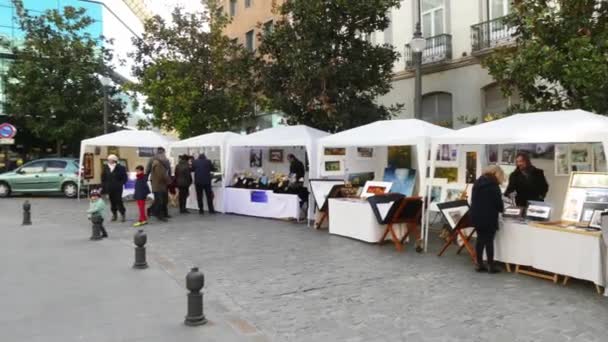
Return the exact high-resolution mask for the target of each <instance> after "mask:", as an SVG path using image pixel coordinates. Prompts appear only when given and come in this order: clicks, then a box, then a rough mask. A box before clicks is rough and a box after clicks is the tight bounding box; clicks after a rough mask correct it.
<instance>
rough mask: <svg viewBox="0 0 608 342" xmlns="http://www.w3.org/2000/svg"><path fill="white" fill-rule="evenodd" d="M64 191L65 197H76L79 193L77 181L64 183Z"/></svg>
mask: <svg viewBox="0 0 608 342" xmlns="http://www.w3.org/2000/svg"><path fill="white" fill-rule="evenodd" d="M62 191H63V194H64V195H65V197H67V198H74V197H76V196H77V195H78V186H77V185H76V183H72V182H67V183H65V184H63V188H62Z"/></svg>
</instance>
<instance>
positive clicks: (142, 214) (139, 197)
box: [133, 165, 150, 227]
mask: <svg viewBox="0 0 608 342" xmlns="http://www.w3.org/2000/svg"><path fill="white" fill-rule="evenodd" d="M135 171H136V172H137V174H136V177H137V179H136V180H135V194H134V195H133V199H135V201H136V202H137V208H138V209H139V219H138V220H137V222H135V224H134V225H133V226H134V227H140V226H143V225H145V224H148V217H146V199H147V198H148V195H149V194H150V187H149V186H148V179H147V177H146V173H145V172H144V167H143V166H142V165H138V166H137V167H136V168H135Z"/></svg>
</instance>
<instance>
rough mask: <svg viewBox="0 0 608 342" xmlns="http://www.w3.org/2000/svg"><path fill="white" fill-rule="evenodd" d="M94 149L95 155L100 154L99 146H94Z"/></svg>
mask: <svg viewBox="0 0 608 342" xmlns="http://www.w3.org/2000/svg"><path fill="white" fill-rule="evenodd" d="M94 151H95V155H96V156H98V155H100V154H101V147H99V146H95V149H94Z"/></svg>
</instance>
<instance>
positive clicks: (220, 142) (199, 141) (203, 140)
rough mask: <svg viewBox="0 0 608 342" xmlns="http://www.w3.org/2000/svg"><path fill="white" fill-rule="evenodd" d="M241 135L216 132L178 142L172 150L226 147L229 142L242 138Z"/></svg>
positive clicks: (173, 145) (173, 144) (172, 145)
mask: <svg viewBox="0 0 608 342" xmlns="http://www.w3.org/2000/svg"><path fill="white" fill-rule="evenodd" d="M240 136H241V135H240V134H236V133H232V132H215V133H209V134H203V135H199V136H196V137H192V138H188V139H185V140H181V141H176V142H174V143H172V144H171V148H180V147H181V148H185V147H201V146H224V145H225V144H226V143H227V142H228V141H230V140H232V139H236V138H238V137H240Z"/></svg>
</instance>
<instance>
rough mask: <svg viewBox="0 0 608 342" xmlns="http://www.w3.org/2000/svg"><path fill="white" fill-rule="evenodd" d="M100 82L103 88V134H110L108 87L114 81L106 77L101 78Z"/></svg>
mask: <svg viewBox="0 0 608 342" xmlns="http://www.w3.org/2000/svg"><path fill="white" fill-rule="evenodd" d="M99 82H101V86H102V87H103V134H108V87H109V86H110V84H112V80H111V79H110V78H109V77H106V76H100V77H99Z"/></svg>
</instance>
